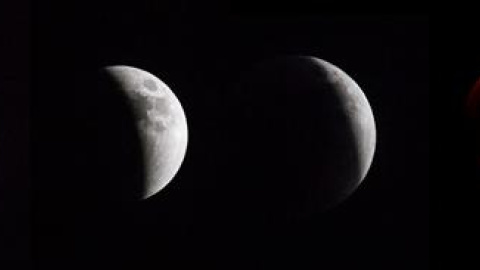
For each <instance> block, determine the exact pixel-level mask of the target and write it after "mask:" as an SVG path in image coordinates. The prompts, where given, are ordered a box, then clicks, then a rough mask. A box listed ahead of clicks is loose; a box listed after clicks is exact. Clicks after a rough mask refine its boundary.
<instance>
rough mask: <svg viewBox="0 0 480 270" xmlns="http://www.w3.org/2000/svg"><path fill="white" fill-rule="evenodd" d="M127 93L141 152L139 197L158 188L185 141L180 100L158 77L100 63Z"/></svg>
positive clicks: (169, 174) (177, 160)
mask: <svg viewBox="0 0 480 270" xmlns="http://www.w3.org/2000/svg"><path fill="white" fill-rule="evenodd" d="M104 70H105V71H106V74H108V76H111V79H113V80H114V81H116V82H117V84H118V85H119V86H120V87H119V89H121V91H123V92H124V93H125V94H126V96H127V97H128V99H129V101H130V104H132V107H133V112H134V114H135V121H136V123H135V126H136V127H137V129H138V132H139V138H140V141H141V144H142V148H143V155H144V162H145V164H144V168H145V172H144V177H145V179H143V180H144V183H143V190H142V194H141V198H142V199H146V198H149V197H151V196H153V195H154V194H156V193H158V192H159V191H160V190H162V189H163V188H164V187H165V186H166V185H167V184H168V183H169V182H170V181H171V180H172V179H173V178H174V176H175V175H176V173H177V172H178V170H179V169H180V167H181V165H182V162H183V159H184V157H185V153H186V150H187V142H188V128H187V120H186V116H185V113H184V110H183V108H182V105H181V104H180V101H179V100H178V98H177V97H176V96H175V94H174V93H173V92H172V90H171V89H170V88H169V87H168V86H167V85H166V84H165V83H164V82H162V81H161V80H160V79H159V78H157V77H155V76H154V75H152V74H151V73H149V72H147V71H144V70H141V69H139V68H135V67H130V66H121V65H117V66H107V67H104Z"/></svg>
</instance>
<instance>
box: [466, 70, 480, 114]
mask: <svg viewBox="0 0 480 270" xmlns="http://www.w3.org/2000/svg"><path fill="white" fill-rule="evenodd" d="M479 103H480V78H479V79H478V80H477V81H476V82H475V84H474V86H473V87H472V90H470V93H469V94H468V97H467V104H466V106H467V108H466V109H467V114H468V116H470V117H472V118H478V117H479V116H480V106H479V105H480V104H479Z"/></svg>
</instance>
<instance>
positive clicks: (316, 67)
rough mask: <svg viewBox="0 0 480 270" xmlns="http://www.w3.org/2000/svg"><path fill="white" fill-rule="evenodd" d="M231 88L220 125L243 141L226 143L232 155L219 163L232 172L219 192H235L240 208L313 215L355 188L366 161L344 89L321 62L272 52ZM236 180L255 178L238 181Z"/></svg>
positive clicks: (273, 213)
mask: <svg viewBox="0 0 480 270" xmlns="http://www.w3.org/2000/svg"><path fill="white" fill-rule="evenodd" d="M233 87H234V88H235V89H232V92H233V93H232V94H231V96H229V98H231V99H232V101H234V102H232V101H229V102H228V103H227V102H226V103H225V104H229V105H230V106H228V108H225V112H226V113H225V114H224V115H225V116H227V118H225V121H223V123H225V124H226V126H227V130H228V131H227V134H225V135H226V136H227V137H233V135H231V134H235V138H238V139H240V140H241V142H235V141H232V142H230V144H229V146H227V145H225V149H227V151H231V152H230V153H229V154H228V155H227V156H228V157H229V158H227V159H226V160H225V161H226V164H225V165H224V166H229V167H231V170H232V171H237V173H236V174H235V175H233V176H232V178H233V179H234V180H233V181H228V182H226V183H225V187H224V189H225V190H228V191H227V192H226V194H229V197H230V199H232V197H231V194H238V197H235V198H234V199H233V200H234V201H236V202H238V203H240V204H239V205H238V207H239V210H240V208H247V207H248V211H247V212H253V211H259V212H260V213H263V214H267V215H268V214H272V215H273V216H276V215H279V216H287V217H294V216H299V215H312V214H318V212H319V211H321V210H326V209H328V208H329V207H333V206H334V205H335V204H337V203H339V202H340V201H342V200H343V199H345V198H346V197H347V196H348V195H350V194H351V193H352V192H353V191H354V189H355V188H356V186H357V184H358V182H359V181H360V178H361V176H360V175H361V171H362V168H361V167H362V166H363V164H364V163H365V161H361V160H359V158H360V157H359V155H358V154H357V153H358V151H359V150H358V148H357V140H358V139H359V137H357V136H356V134H355V132H357V131H356V130H354V126H353V125H352V123H351V122H352V119H351V117H352V115H350V113H349V111H348V110H347V109H346V104H345V103H346V102H347V100H346V99H344V98H343V96H342V91H343V89H339V88H338V87H339V86H338V85H336V84H334V83H333V82H332V79H331V78H330V75H329V74H328V73H327V70H326V69H325V68H324V67H322V66H321V65H320V64H318V63H315V62H314V61H313V60H312V59H309V58H305V57H295V56H290V57H284V58H281V57H278V58H276V59H273V60H270V61H268V60H267V61H265V62H263V63H261V64H259V65H258V66H255V67H254V70H253V71H251V72H249V73H248V74H245V78H243V80H242V81H241V82H240V83H239V85H235V86H233ZM232 115H233V116H235V117H229V116H232ZM246 145H248V148H246V147H245V146H246ZM237 146H241V147H240V148H237ZM238 164H242V166H241V167H240V168H237V169H236V166H237V165H238ZM239 169H240V170H239ZM241 179H255V183H254V184H253V183H252V184H251V185H250V184H248V182H244V183H242V184H241V185H238V183H239V182H241ZM243 198H248V201H247V202H246V201H245V199H243ZM225 199H226V198H225ZM223 200H224V199H222V201H223Z"/></svg>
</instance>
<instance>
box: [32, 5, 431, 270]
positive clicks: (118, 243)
mask: <svg viewBox="0 0 480 270" xmlns="http://www.w3.org/2000/svg"><path fill="white" fill-rule="evenodd" d="M192 2H193V1H192ZM192 2H189V1H172V2H160V1H135V4H132V3H131V2H128V3H123V2H121V1H115V3H111V2H110V3H108V2H106V3H103V4H102V3H92V4H88V3H75V4H72V3H70V2H68V3H67V2H65V3H64V4H56V5H53V4H49V3H48V2H47V3H44V4H42V5H39V6H37V9H36V12H35V14H34V21H35V25H34V27H33V33H34V36H33V37H34V43H33V44H34V46H35V50H34V70H35V74H34V77H33V82H34V83H35V92H34V94H33V99H32V101H33V107H32V109H33V111H34V112H35V114H34V115H33V118H32V123H33V124H32V142H33V144H32V145H33V150H34V155H33V161H34V164H33V173H34V178H33V179H34V181H33V189H32V190H33V193H34V196H33V199H32V200H33V202H34V203H33V208H32V213H33V215H32V219H33V221H32V226H33V241H32V246H33V247H32V251H33V255H34V264H35V265H36V266H38V269H77V268H78V269H86V268H92V267H93V268H97V267H99V268H100V267H107V268H108V269H110V268H112V269H114V268H118V267H126V268H129V269H130V268H132V269H142V267H147V266H148V267H158V268H160V269H183V268H185V269H192V268H195V269H204V268H205V269H280V268H281V267H286V269H392V270H393V269H427V268H428V265H429V261H428V251H429V246H428V234H429V229H428V226H429V223H428V220H429V211H428V210H429V188H428V186H429V44H428V41H429V26H428V19H427V18H426V17H421V16H402V15H381V16H380V15H375V16H367V15H355V16H352V15H348V16H347V15H333V14H329V13H328V12H326V11H325V10H324V9H321V8H318V12H317V11H316V10H315V9H314V8H313V9H311V10H308V11H305V12H297V11H296V12H291V13H290V12H288V10H284V11H282V12H268V13H266V12H250V11H249V10H251V9H250V8H242V9H236V6H235V5H233V4H231V5H229V4H224V5H216V4H213V3H212V4H205V5H202V4H198V3H192ZM284 54H301V55H313V56H316V57H319V58H322V59H325V60H327V61H329V62H331V63H334V64H335V65H337V66H339V67H341V68H342V69H343V70H344V71H346V72H347V73H348V74H349V75H351V76H352V77H353V78H354V79H355V80H356V82H357V83H358V84H359V85H360V86H361V87H362V89H363V91H364V92H365V95H366V96H367V97H368V99H369V102H370V104H371V106H372V109H373V111H374V115H375V120H376V125H377V132H378V133H377V136H378V137H377V148H376V153H375V157H374V161H373V164H372V167H371V169H370V172H369V174H368V176H367V178H366V179H365V182H364V183H363V184H362V185H361V186H360V188H359V189H358V190H357V192H355V193H354V195H353V196H352V197H350V198H349V199H348V200H347V201H345V202H344V203H342V204H341V205H340V206H338V207H337V208H335V209H332V210H331V211H329V212H327V213H324V214H318V215H313V216H311V217H310V218H306V219H303V220H299V221H292V222H287V223H280V222H279V223H272V222H268V221H265V219H263V218H262V217H261V216H260V217H259V216H255V218H253V217H252V218H251V219H249V215H247V214H245V213H238V215H237V213H235V211H240V210H239V209H241V208H238V205H241V202H237V203H236V205H237V207H236V208H235V210H233V208H230V205H229V204H228V203H225V201H222V198H228V197H230V194H229V193H228V192H232V191H231V190H228V191H227V190H225V189H222V187H224V186H225V184H224V183H229V181H237V180H239V177H237V176H236V175H238V173H239V171H242V172H241V173H240V175H242V176H247V177H245V178H244V179H240V180H239V181H241V183H242V184H243V185H251V188H252V189H255V186H256V183H255V181H258V179H256V178H255V173H254V172H253V171H252V172H251V173H245V171H247V172H248V162H249V157H248V155H244V156H241V157H235V158H233V157H230V156H228V153H229V152H228V151H225V150H224V148H228V147H229V144H232V143H233V142H238V141H239V140H240V139H241V138H240V137H239V136H240V135H238V136H235V134H227V135H228V136H225V133H224V132H223V130H222V127H223V123H222V121H228V116H225V115H224V114H225V108H228V107H230V106H234V105H235V102H236V100H235V99H234V98H233V97H232V96H231V95H230V92H229V91H230V90H229V89H231V88H230V87H231V86H232V85H233V84H234V83H235V82H236V81H237V80H238V79H239V78H240V77H241V75H242V74H243V73H244V72H246V71H248V70H249V68H250V67H252V66H253V65H254V64H256V63H258V62H259V61H261V60H265V59H269V58H271V57H275V56H277V55H284ZM113 64H125V65H131V66H135V67H138V68H142V69H144V70H147V71H149V72H151V73H153V74H155V75H157V76H158V77H159V78H161V79H162V80H163V81H165V82H166V83H167V84H168V85H169V86H170V87H171V88H172V89H173V91H174V92H175V93H176V95H177V96H178V98H179V99H180V101H181V102H182V105H183V107H184V109H185V112H186V114H187V118H188V122H189V130H190V134H189V135H190V142H189V148H188V150H187V155H186V158H185V161H184V164H183V166H182V168H181V170H180V172H179V174H178V175H177V176H176V177H175V179H174V181H173V182H172V183H171V184H170V185H169V186H168V187H167V188H166V189H165V190H163V191H162V193H161V194H159V195H158V196H156V197H154V198H152V199H151V200H149V201H145V202H142V203H140V204H126V205H102V206H97V205H95V203H96V202H97V201H96V200H95V199H93V198H96V197H95V195H98V194H95V193H96V192H95V191H94V190H99V189H100V187H102V185H101V184H100V183H99V181H102V177H100V175H101V173H97V170H99V168H100V170H101V168H102V167H103V166H102V165H103V164H108V163H109V162H110V163H111V162H112V161H109V160H108V159H105V160H100V158H99V157H92V156H89V154H91V153H94V152H89V150H88V149H90V148H95V146H93V145H92V144H89V143H87V142H88V140H90V139H92V138H90V137H88V136H89V135H88V134H87V131H86V130H88V128H89V127H90V126H89V124H88V123H87V124H86V123H77V122H76V121H80V120H82V119H83V120H85V119H88V115H89V111H90V110H91V109H92V108H91V107H89V105H88V104H90V103H89V99H90V98H94V94H92V96H90V92H89V91H91V89H93V88H94V87H93V86H92V88H90V87H89V84H88V83H87V82H90V81H89V80H90V79H89V77H88V74H89V73H91V72H92V71H95V70H97V69H98V68H100V67H102V66H104V65H113ZM272 98H275V97H272ZM84 101H85V111H82V102H84ZM97 105H98V104H97ZM92 106H93V105H92ZM108 106H109V105H108V104H107V103H105V104H100V109H105V110H108ZM237 106H238V104H237ZM95 108H96V109H98V107H95ZM265 110H268V108H265ZM286 113H289V114H294V113H295V107H294V106H290V107H289V108H287V111H286ZM84 115H86V116H85V118H83V116H84ZM79 119H80V120H79ZM92 125H100V126H101V125H102V123H98V122H97V123H93V124H92ZM239 125H243V126H244V128H245V129H246V130H248V128H249V126H248V123H240V124H239ZM83 128H85V129H83ZM81 129H83V131H80V132H79V130H81ZM252 132H255V131H254V130H252ZM112 136H114V135H112ZM244 146H245V149H248V150H252V149H249V148H248V147H249V146H248V145H244ZM236 147H238V145H237V146H236ZM242 147H243V145H242ZM254 154H255V153H252V154H251V155H254ZM286 155H288V153H286ZM230 160H234V161H235V162H231V163H229V162H226V161H230ZM95 162H96V164H93V163H95ZM265 162H268V160H266V161H265ZM120 168H121V167H119V169H120ZM227 186H231V185H228V184H227ZM232 196H233V197H235V198H237V197H239V196H238V194H232ZM243 199H244V200H246V201H248V199H249V198H248V196H245V197H244V198H243ZM238 217H241V218H238Z"/></svg>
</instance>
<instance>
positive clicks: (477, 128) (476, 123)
mask: <svg viewBox="0 0 480 270" xmlns="http://www.w3.org/2000/svg"><path fill="white" fill-rule="evenodd" d="M465 109H466V110H465V111H466V116H467V119H468V120H469V121H468V124H469V134H470V135H471V137H470V138H471V140H469V141H471V142H472V145H473V146H474V147H471V150H472V153H473V154H474V155H475V156H476V159H477V160H476V163H477V167H479V168H480V139H479V138H480V78H478V79H477V81H476V82H475V83H474V84H473V86H472V88H471V89H470V91H469V92H468V95H467V98H466V104H465Z"/></svg>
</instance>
